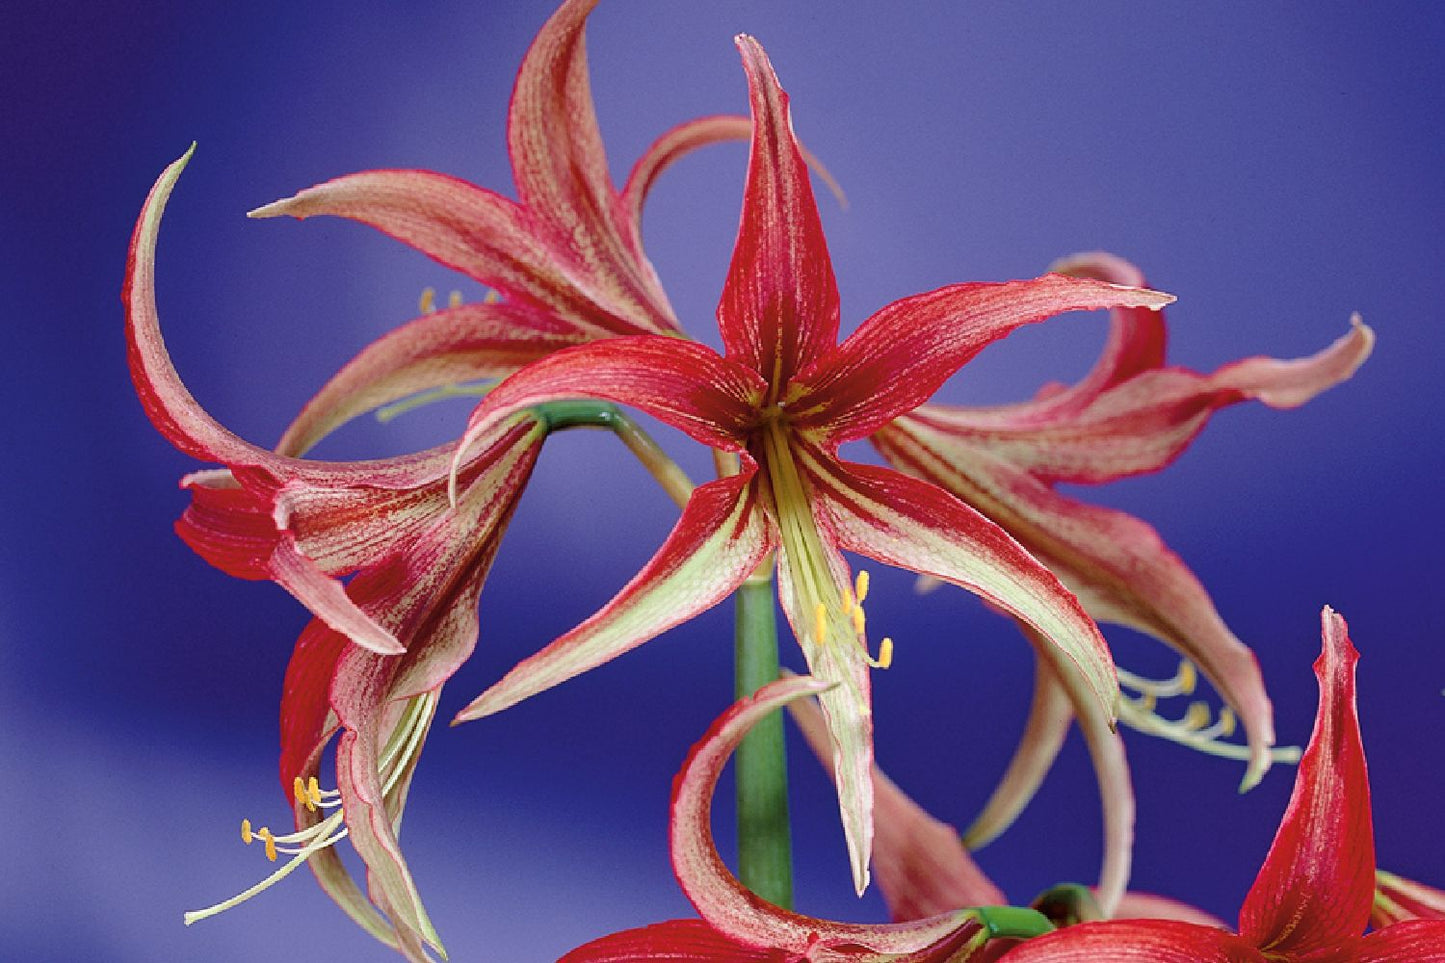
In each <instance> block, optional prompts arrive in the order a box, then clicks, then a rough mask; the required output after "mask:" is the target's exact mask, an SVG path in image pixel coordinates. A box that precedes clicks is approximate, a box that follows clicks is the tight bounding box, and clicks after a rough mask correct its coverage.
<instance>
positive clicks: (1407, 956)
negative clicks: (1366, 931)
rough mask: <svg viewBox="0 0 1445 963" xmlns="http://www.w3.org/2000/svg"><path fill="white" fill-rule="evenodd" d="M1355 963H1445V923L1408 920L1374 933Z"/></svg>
mask: <svg viewBox="0 0 1445 963" xmlns="http://www.w3.org/2000/svg"><path fill="white" fill-rule="evenodd" d="M1353 963H1445V920H1406V921H1404V922H1402V923H1396V924H1394V925H1393V926H1387V927H1385V928H1384V929H1382V930H1379V931H1377V932H1374V933H1371V934H1370V935H1369V936H1366V937H1365V938H1364V939H1363V940H1361V941H1360V949H1359V956H1357V957H1354V958H1353Z"/></svg>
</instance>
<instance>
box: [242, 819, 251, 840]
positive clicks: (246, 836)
mask: <svg viewBox="0 0 1445 963" xmlns="http://www.w3.org/2000/svg"><path fill="white" fill-rule="evenodd" d="M253 838H254V837H253V836H252V835H251V820H249V819H243V820H241V842H243V843H245V844H246V845H247V846H249V845H251V840H252V839H253Z"/></svg>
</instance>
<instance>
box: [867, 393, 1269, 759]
mask: <svg viewBox="0 0 1445 963" xmlns="http://www.w3.org/2000/svg"><path fill="white" fill-rule="evenodd" d="M873 441H874V444H875V445H876V446H877V447H878V449H879V450H880V451H881V452H882V453H883V455H884V457H886V458H887V459H888V460H889V461H890V462H892V463H893V464H895V465H897V466H899V467H900V468H902V469H903V470H904V471H907V472H909V473H910V474H913V475H916V476H918V477H920V478H924V479H926V480H928V481H931V482H933V483H934V484H936V485H939V486H940V487H942V488H943V489H945V490H946V491H948V492H950V493H952V494H953V495H955V496H957V497H958V498H960V499H962V500H963V501H965V502H967V503H968V504H969V505H971V506H973V507H974V508H976V509H978V510H979V511H980V512H982V513H983V514H984V515H986V516H987V517H988V518H991V519H993V520H994V521H996V522H997V523H998V524H1000V525H1002V526H1003V527H1004V528H1005V529H1006V530H1007V531H1008V532H1009V533H1010V534H1012V535H1013V536H1014V537H1015V538H1017V539H1018V540H1019V541H1020V542H1022V543H1023V544H1024V545H1025V546H1026V547H1027V548H1028V550H1029V551H1030V552H1032V553H1033V554H1034V555H1035V556H1036V557H1037V558H1038V559H1039V560H1040V561H1041V562H1043V563H1044V564H1045V565H1046V566H1048V568H1049V570H1050V571H1052V572H1054V573H1055V574H1056V575H1058V577H1059V578H1060V579H1061V580H1062V581H1063V582H1064V584H1065V585H1067V586H1068V587H1069V588H1070V589H1071V590H1072V591H1073V592H1075V593H1076V594H1077V595H1078V597H1079V600H1080V601H1081V602H1082V603H1083V605H1084V607H1085V609H1087V610H1088V612H1089V613H1090V614H1091V615H1093V616H1094V617H1095V618H1097V619H1099V620H1100V621H1107V622H1114V623H1117V624H1119V625H1127V626H1129V627H1131V628H1134V629H1138V630H1139V631H1141V632H1146V633H1148V634H1149V635H1152V636H1154V637H1155V638H1157V639H1159V640H1161V641H1163V642H1165V643H1167V644H1169V645H1171V646H1173V647H1174V648H1175V649H1176V650H1177V651H1179V652H1180V653H1181V654H1182V655H1184V656H1185V657H1186V658H1188V659H1189V660H1190V661H1191V662H1193V663H1194V664H1195V665H1197V666H1198V667H1199V670H1200V671H1201V672H1202V673H1203V674H1204V675H1205V677H1206V678H1208V679H1209V681H1210V683H1211V684H1212V685H1213V686H1214V687H1215V689H1216V690H1217V691H1218V692H1219V694H1220V696H1221V697H1222V698H1223V699H1224V701H1225V702H1226V703H1227V704H1228V705H1229V706H1230V707H1231V708H1232V709H1233V711H1234V712H1235V714H1236V715H1237V716H1238V717H1239V720H1240V722H1241V723H1243V725H1244V729H1245V732H1246V734H1247V736H1248V739H1249V747H1250V762H1249V767H1248V769H1247V770H1246V772H1245V777H1244V787H1245V788H1248V787H1250V786H1253V785H1254V784H1256V783H1257V782H1258V781H1259V779H1260V778H1261V777H1262V776H1263V775H1264V773H1265V772H1266V771H1267V770H1268V769H1269V766H1270V752H1269V750H1270V747H1271V746H1273V745H1274V741H1275V736H1274V719H1273V710H1272V708H1271V706H1270V701H1269V697H1268V695H1267V694H1266V693H1265V688H1264V679H1263V677H1262V676H1261V675H1260V672H1259V663H1258V662H1257V661H1256V660H1255V658H1254V653H1252V652H1251V651H1250V650H1249V648H1248V647H1247V646H1245V644H1244V643H1243V642H1241V641H1240V640H1239V639H1238V638H1236V637H1235V635H1234V633H1233V632H1231V631H1230V630H1229V627H1228V626H1227V625H1225V624H1224V620H1223V619H1222V618H1220V616H1219V613H1218V611H1216V610H1215V608H1214V603H1213V602H1212V601H1211V600H1210V598H1209V594H1208V593H1207V592H1206V591H1205V590H1204V586H1202V585H1201V584H1199V580H1198V579H1197V578H1195V577H1194V573H1193V572H1191V571H1190V570H1189V568H1188V566H1186V565H1185V564H1184V562H1183V561H1182V560H1181V559H1180V558H1179V556H1177V555H1175V554H1174V552H1172V551H1171V550H1170V549H1169V547H1168V546H1167V545H1165V544H1164V542H1163V540H1162V539H1161V538H1160V537H1159V534H1158V533H1157V532H1156V531H1155V530H1154V529H1153V527H1152V526H1150V525H1148V524H1147V523H1145V522H1143V521H1141V520H1139V519H1137V518H1135V517H1134V516H1132V515H1128V514H1126V513H1124V512H1120V511H1117V510H1115V509H1111V508H1103V507H1100V506H1097V505H1089V504H1085V503H1083V502H1079V501H1076V500H1075V499H1072V498H1067V497H1065V496H1063V495H1060V494H1059V493H1058V492H1056V491H1054V489H1053V488H1052V487H1050V486H1049V485H1047V484H1045V483H1044V482H1041V481H1039V480H1038V479H1036V478H1034V477H1032V476H1031V475H1029V474H1028V473H1027V472H1024V471H1021V470H1018V469H1016V468H1014V467H1013V466H1012V465H1010V464H1008V463H1007V462H1004V461H1000V460H997V459H994V458H992V457H989V456H988V455H987V454H986V453H985V452H983V451H982V450H980V449H978V448H975V447H972V446H966V445H962V444H958V443H956V440H955V439H954V438H953V437H952V436H950V435H948V434H946V433H944V432H941V431H938V430H935V429H933V428H932V427H930V426H927V425H925V424H924V423H923V422H922V420H920V419H916V418H914V417H913V416H908V417H905V418H901V419H899V420H898V421H896V422H894V423H893V424H892V425H890V426H888V428H886V429H884V430H883V431H881V432H879V433H878V434H877V435H875V436H874V438H873Z"/></svg>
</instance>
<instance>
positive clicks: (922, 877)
mask: <svg viewBox="0 0 1445 963" xmlns="http://www.w3.org/2000/svg"><path fill="white" fill-rule="evenodd" d="M788 712H789V714H790V715H791V716H792V717H793V721H794V722H796V723H797V724H798V729H799V730H800V731H801V732H802V733H803V737H804V738H805V739H806V740H807V741H808V746H809V748H811V749H812V750H813V754H814V755H816V756H817V757H818V761H819V762H821V763H822V764H823V766H824V767H825V768H826V769H827V770H828V771H829V773H830V774H831V773H832V772H833V759H832V756H833V749H832V744H831V743H830V742H829V739H828V730H827V726H826V724H825V722H824V720H823V716H822V713H821V712H819V710H818V707H817V704H816V703H814V702H813V701H812V700H809V699H799V700H796V701H794V702H790V703H789V704H788ZM1070 718H1072V716H1071V717H1070ZM872 778H873V800H874V802H873V814H874V825H875V827H876V835H875V840H874V846H873V869H874V872H875V873H876V874H877V879H878V887H879V889H881V890H882V891H883V898H884V899H885V900H886V901H887V903H888V911H889V913H890V914H891V915H892V917H893V919H894V920H897V921H907V920H918V919H923V918H924V917H928V916H935V915H937V914H939V913H946V912H949V911H950V910H956V909H962V908H963V907H966V906H996V905H1003V904H1005V903H1007V902H1008V900H1007V899H1006V898H1005V896H1004V894H1003V892H1002V891H1001V890H1000V889H999V888H998V887H997V886H995V885H994V884H993V881H992V880H990V879H989V878H988V877H987V876H985V875H984V873H983V870H981V869H979V868H978V865H977V864H976V863H974V861H973V858H972V857H970V856H969V855H968V850H967V849H965V848H964V846H963V843H962V841H961V840H960V839H959V836H958V831H957V830H956V829H954V828H953V827H952V826H949V825H947V824H946V823H943V822H940V821H939V820H937V819H935V818H933V817H932V816H930V815H929V814H928V813H927V812H925V811H924V809H923V807H921V806H919V805H918V804H917V803H916V802H914V801H913V800H912V799H910V798H909V797H908V795H907V794H905V793H904V792H903V790H901V789H899V788H898V785H897V784H896V783H894V782H893V780H891V779H889V778H888V776H887V775H885V774H884V772H883V770H882V769H880V768H878V766H877V765H876V764H875V765H874V766H873V770H872Z"/></svg>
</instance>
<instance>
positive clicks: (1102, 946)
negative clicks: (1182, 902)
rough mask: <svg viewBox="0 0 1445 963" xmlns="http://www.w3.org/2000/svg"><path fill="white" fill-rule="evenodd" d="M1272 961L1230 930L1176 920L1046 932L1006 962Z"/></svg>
mask: <svg viewBox="0 0 1445 963" xmlns="http://www.w3.org/2000/svg"><path fill="white" fill-rule="evenodd" d="M1105 960H1107V961H1108V963H1269V961H1268V960H1267V959H1266V958H1265V956H1264V954H1263V953H1261V952H1259V951H1258V950H1256V949H1255V948H1254V947H1252V946H1250V945H1249V943H1248V942H1247V941H1245V940H1242V939H1240V938H1239V937H1238V936H1235V935H1234V934H1233V933H1230V932H1228V931H1226V930H1217V929H1213V928H1211V927H1206V926H1198V925H1196V924H1194V923H1185V922H1180V921H1177V920H1110V921H1109V922H1105V923H1080V924H1078V925H1077V926H1068V927H1065V928H1064V929H1061V930H1058V931H1056V932H1053V933H1045V934H1044V935H1043V936H1036V937H1034V938H1033V939H1031V940H1027V941H1025V942H1023V943H1021V944H1019V945H1018V946H1017V947H1015V948H1013V949H1011V950H1009V951H1008V952H1007V953H1005V954H1004V955H1003V957H1002V963H1103V961H1105Z"/></svg>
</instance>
